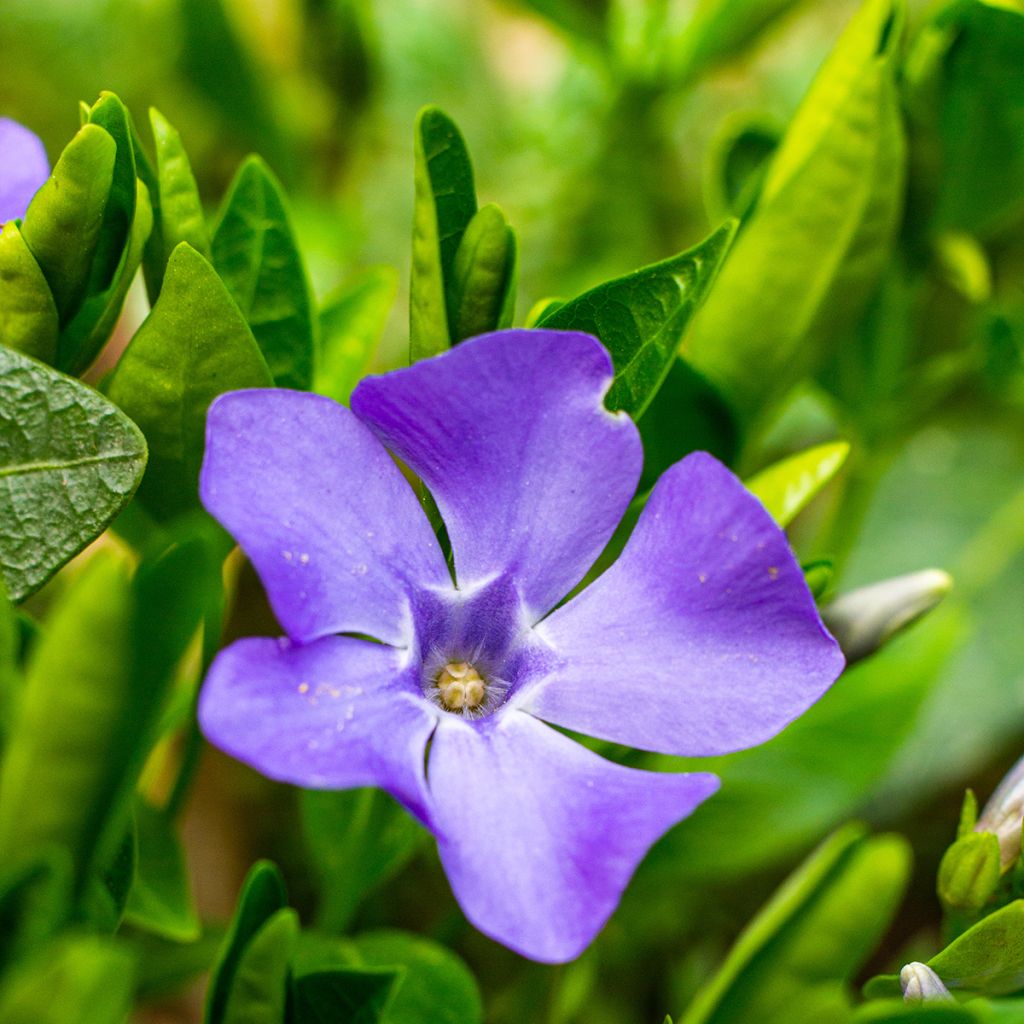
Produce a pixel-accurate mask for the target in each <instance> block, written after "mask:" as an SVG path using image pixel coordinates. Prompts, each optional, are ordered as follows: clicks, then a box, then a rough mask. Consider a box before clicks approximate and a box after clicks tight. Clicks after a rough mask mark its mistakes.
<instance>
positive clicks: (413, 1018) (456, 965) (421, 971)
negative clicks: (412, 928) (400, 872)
mask: <svg viewBox="0 0 1024 1024" xmlns="http://www.w3.org/2000/svg"><path fill="white" fill-rule="evenodd" d="M346 948H347V949H349V950H350V952H351V954H352V963H353V964H354V965H355V966H359V967H382V968H383V967H392V968H393V967H396V966H397V967H402V968H404V972H403V974H402V980H401V983H400V984H399V986H398V990H397V992H396V993H395V996H394V1000H393V1001H392V1003H391V1004H390V1006H389V1007H388V1008H387V1010H386V1012H385V1013H384V1014H383V1015H382V1017H381V1018H380V1019H381V1021H382V1024H420V1022H421V1021H430V1022H431V1024H480V1022H481V1021H482V1020H483V1004H482V1003H481V1001H480V992H479V989H478V988H477V984H476V981H475V979H474V978H473V975H472V974H470V972H469V969H468V968H467V967H466V965H465V964H464V963H463V962H462V960H460V959H459V958H458V957H457V956H456V955H455V954H454V953H452V952H451V951H450V950H448V949H446V948H445V947H444V946H442V945H439V944H438V943H436V942H430V941H428V940H427V939H421V938H418V937H417V936H414V935H409V934H408V933H406V932H400V931H393V930H382V931H375V932H365V933H363V934H362V935H357V936H356V937H355V938H353V939H352V940H351V942H350V943H346Z"/></svg>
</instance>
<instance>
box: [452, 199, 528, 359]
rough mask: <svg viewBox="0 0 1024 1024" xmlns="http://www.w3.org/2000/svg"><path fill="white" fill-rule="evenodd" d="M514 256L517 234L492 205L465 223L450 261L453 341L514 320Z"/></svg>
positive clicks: (494, 328) (481, 209)
mask: <svg viewBox="0 0 1024 1024" xmlns="http://www.w3.org/2000/svg"><path fill="white" fill-rule="evenodd" d="M515 260H516V239H515V233H514V232H513V231H512V229H511V228H510V227H509V225H508V221H507V220H506V219H505V215H504V214H503V213H502V212H501V210H500V209H499V208H498V207H497V206H495V205H494V204H493V203H488V204H487V206H482V207H480V209H479V210H477V212H476V213H475V214H474V215H473V219H472V220H471V221H470V222H469V224H467V225H466V230H465V233H464V234H463V236H462V241H461V242H460V243H459V248H458V250H457V251H456V253H455V260H454V263H453V265H452V294H453V302H452V308H451V320H450V325H451V339H452V341H453V342H458V341H462V340H463V339H464V338H472V337H474V336H475V335H477V334H486V333H487V332H488V331H494V330H497V329H498V328H499V327H502V326H505V327H507V326H508V325H509V323H511V320H512V310H513V309H514V307H515ZM503 319H504V320H506V321H507V322H506V323H502V320H503Z"/></svg>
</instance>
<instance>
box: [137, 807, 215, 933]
mask: <svg viewBox="0 0 1024 1024" xmlns="http://www.w3.org/2000/svg"><path fill="white" fill-rule="evenodd" d="M135 824H136V833H137V835H138V865H137V868H136V876H135V884H134V885H133V886H132V890H131V893H130V894H129V897H128V904H127V906H126V907H125V919H126V920H127V921H128V922H129V923H130V924H133V925H135V926H136V927H137V928H141V929H143V930H144V931H148V932H152V933H154V934H155V935H160V936H163V937H164V938H167V939H172V940H174V941H175V942H194V941H195V940H197V939H198V938H199V937H200V935H201V934H202V928H201V926H200V923H199V915H198V914H197V912H196V907H195V903H194V901H193V899H192V890H191V886H190V884H189V878H188V871H187V868H186V866H185V854H184V851H183V850H182V848H181V841H180V840H179V838H178V834H177V830H176V828H175V824H174V822H173V820H172V819H171V818H170V817H169V816H168V815H167V814H165V813H163V812H162V811H159V810H158V809H157V808H155V807H153V806H151V805H150V804H148V803H146V802H145V801H144V800H142V799H141V798H139V799H136V801H135Z"/></svg>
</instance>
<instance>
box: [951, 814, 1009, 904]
mask: <svg viewBox="0 0 1024 1024" xmlns="http://www.w3.org/2000/svg"><path fill="white" fill-rule="evenodd" d="M999 877H1000V869H999V842H998V840H997V839H996V837H995V836H994V835H993V834H992V833H991V832H968V833H967V834H966V835H963V836H961V837H960V838H959V839H958V840H957V841H956V842H955V843H953V845H952V846H951V847H950V848H949V849H948V850H946V852H945V854H944V855H943V857H942V863H941V864H939V877H938V883H937V886H936V887H937V889H938V894H939V899H940V900H941V902H942V905H943V906H944V907H945V908H946V909H947V910H959V911H971V912H976V911H979V910H981V908H982V907H984V906H985V904H986V903H988V901H989V900H990V899H991V897H992V894H993V893H994V892H995V891H996V887H997V886H998V885H999Z"/></svg>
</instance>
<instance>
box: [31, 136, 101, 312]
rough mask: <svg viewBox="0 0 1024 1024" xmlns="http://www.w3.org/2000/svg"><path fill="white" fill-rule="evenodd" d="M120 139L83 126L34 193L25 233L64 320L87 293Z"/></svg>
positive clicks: (76, 307) (75, 309)
mask: <svg viewBox="0 0 1024 1024" xmlns="http://www.w3.org/2000/svg"><path fill="white" fill-rule="evenodd" d="M116 157H117V143H116V142H115V141H114V139H113V138H112V137H111V136H110V134H109V133H108V132H106V131H104V130H103V129H102V128H101V127H99V125H95V124H87V125H84V126H83V127H82V128H81V129H80V130H79V132H78V134H77V135H76V136H75V137H74V138H73V139H72V140H71V141H70V142H69V143H68V145H67V147H66V148H65V150H64V152H63V153H61V155H60V159H58V161H57V166H56V167H54V169H53V173H52V174H51V176H50V178H49V179H48V180H47V182H46V183H45V184H44V185H43V187H42V188H41V189H40V190H39V191H38V192H37V193H36V194H35V198H33V200H32V203H31V204H30V206H29V208H28V211H27V212H26V214H25V220H24V223H23V224H22V226H21V233H22V235H23V236H24V238H25V243H26V244H27V245H28V247H29V249H30V250H31V252H32V255H33V256H34V257H35V259H36V262H37V263H38V264H39V269H40V270H41V271H42V272H43V276H44V277H45V278H46V280H47V282H48V284H49V285H50V290H51V292H52V293H53V300H54V303H55V304H56V306H57V312H58V313H59V315H60V320H61V323H62V324H63V323H67V322H68V321H69V320H70V319H71V317H72V316H73V315H74V314H75V312H76V311H77V309H78V306H79V304H80V302H81V300H82V299H83V298H84V296H85V293H86V288H87V286H88V282H89V274H90V269H91V267H92V261H93V256H94V254H95V252H96V247H97V243H98V241H99V237H100V231H101V230H102V228H103V213H104V210H105V209H106V205H107V196H108V194H109V192H110V189H111V182H112V181H113V175H114V162H115V160H116Z"/></svg>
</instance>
